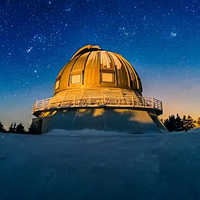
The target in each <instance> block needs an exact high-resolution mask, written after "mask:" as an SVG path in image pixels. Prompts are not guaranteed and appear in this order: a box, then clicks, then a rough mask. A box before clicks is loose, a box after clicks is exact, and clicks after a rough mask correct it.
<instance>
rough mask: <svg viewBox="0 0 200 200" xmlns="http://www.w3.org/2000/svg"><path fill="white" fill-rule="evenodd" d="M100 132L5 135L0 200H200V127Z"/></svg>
mask: <svg viewBox="0 0 200 200" xmlns="http://www.w3.org/2000/svg"><path fill="white" fill-rule="evenodd" d="M87 133H88V134H87ZM96 133H98V134H96ZM96 133H95V134H94V132H93V131H89V130H85V132H65V131H62V130H54V131H52V132H50V133H48V134H46V135H39V136H38V135H17V134H5V133H0V199H2V200H8V199H9V200H10V199H22V200H23V199H26V200H27V199H29V200H32V199H34V200H35V199H38V200H39V199H41V200H42V199H87V200H88V199H95V200H100V199H101V200H102V199H104V200H106V199H109V200H110V199H120V200H121V199H126V200H127V199H148V200H155V199H159V200H160V199H162V200H165V199H166V200H168V199H171V200H179V199H180V200H182V199H188V200H189V199H191V200H192V199H199V198H200V188H199V184H200V173H199V169H200V156H199V155H200V142H199V141H200V129H196V130H192V131H190V132H186V133H171V134H151V133H148V134H137V135H132V134H127V133H122V134H119V133H114V132H113V133H112V134H111V133H110V134H109V136H108V134H107V133H106V134H105V133H103V132H98V131H97V132H96Z"/></svg>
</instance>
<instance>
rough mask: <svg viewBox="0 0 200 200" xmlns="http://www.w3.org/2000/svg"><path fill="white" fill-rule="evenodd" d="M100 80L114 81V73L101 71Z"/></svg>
mask: <svg viewBox="0 0 200 200" xmlns="http://www.w3.org/2000/svg"><path fill="white" fill-rule="evenodd" d="M102 82H110V83H112V82H114V74H113V73H102Z"/></svg>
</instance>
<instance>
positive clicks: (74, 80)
mask: <svg viewBox="0 0 200 200" xmlns="http://www.w3.org/2000/svg"><path fill="white" fill-rule="evenodd" d="M71 83H72V84H77V83H81V74H77V75H72V76H71Z"/></svg>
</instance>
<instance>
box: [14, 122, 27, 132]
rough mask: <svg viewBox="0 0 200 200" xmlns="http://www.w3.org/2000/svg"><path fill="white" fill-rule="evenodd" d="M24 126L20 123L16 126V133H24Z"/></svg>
mask: <svg viewBox="0 0 200 200" xmlns="http://www.w3.org/2000/svg"><path fill="white" fill-rule="evenodd" d="M25 132H26V131H25V130H24V125H23V124H22V123H20V124H18V125H17V127H16V133H25Z"/></svg>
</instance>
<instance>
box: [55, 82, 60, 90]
mask: <svg viewBox="0 0 200 200" xmlns="http://www.w3.org/2000/svg"><path fill="white" fill-rule="evenodd" d="M59 87H60V80H57V81H56V86H55V89H56V90H57V89H58V88H59Z"/></svg>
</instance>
